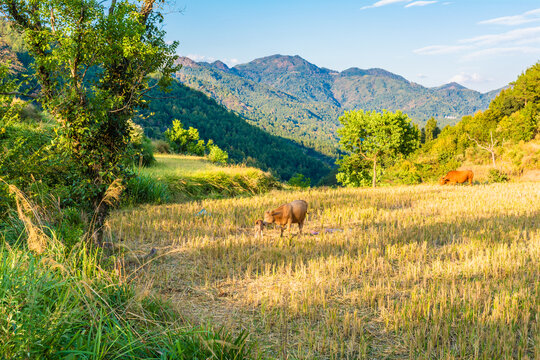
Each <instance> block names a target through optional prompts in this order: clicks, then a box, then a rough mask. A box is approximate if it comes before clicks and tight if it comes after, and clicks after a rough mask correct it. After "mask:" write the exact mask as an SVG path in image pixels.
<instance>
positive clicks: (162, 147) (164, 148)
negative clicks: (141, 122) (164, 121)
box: [152, 140, 171, 154]
mask: <svg viewBox="0 0 540 360" xmlns="http://www.w3.org/2000/svg"><path fill="white" fill-rule="evenodd" d="M152 145H154V149H156V152H158V153H160V154H170V153H171V146H170V145H169V143H168V142H166V141H164V140H156V141H154V142H153V144H152Z"/></svg>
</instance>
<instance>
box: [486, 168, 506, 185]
mask: <svg viewBox="0 0 540 360" xmlns="http://www.w3.org/2000/svg"><path fill="white" fill-rule="evenodd" d="M508 180H509V179H508V175H507V174H505V173H504V172H502V171H500V170H499V169H490V170H489V174H488V181H489V182H490V183H500V182H507V181H508Z"/></svg>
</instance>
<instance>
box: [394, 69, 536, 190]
mask: <svg viewBox="0 0 540 360" xmlns="http://www.w3.org/2000/svg"><path fill="white" fill-rule="evenodd" d="M432 130H434V129H432ZM427 135H428V134H427V133H426V136H427ZM429 137H430V138H431V140H429V141H426V143H425V144H423V145H422V146H421V147H420V148H419V149H418V150H417V151H416V152H415V153H414V154H412V155H411V157H410V158H409V159H407V160H403V161H401V162H399V163H398V165H397V166H396V167H394V168H393V169H391V171H389V173H388V178H389V179H392V180H391V181H392V182H395V181H396V179H398V178H401V179H402V180H404V182H408V183H410V182H420V181H429V180H435V179H436V178H437V177H440V176H441V175H443V174H444V173H445V172H446V171H449V170H453V169H456V168H459V167H464V168H474V169H475V170H478V171H476V172H475V177H476V179H477V180H486V179H487V176H488V172H491V174H492V175H491V177H492V178H494V177H495V178H496V177H498V176H499V175H497V174H500V173H502V174H503V178H506V177H507V176H508V175H509V176H514V177H517V176H521V175H522V174H523V173H524V172H526V171H528V170H535V169H536V170H537V169H539V168H540V62H539V63H537V64H536V65H533V66H531V67H530V68H529V69H527V70H526V71H525V72H524V73H523V74H521V75H520V76H519V77H518V78H517V80H516V81H515V82H513V83H512V84H511V86H510V87H509V88H507V89H505V90H503V91H501V92H500V94H499V95H497V96H496V97H495V98H494V99H493V100H492V101H491V103H490V104H489V107H488V108H487V109H486V110H485V111H479V112H477V113H476V114H474V115H472V116H464V117H463V118H462V119H461V120H460V121H459V122H458V123H457V124H455V125H454V126H446V127H445V128H443V129H442V131H441V133H440V134H437V133H434V134H433V133H432V134H429ZM482 172H484V173H485V174H482ZM482 177H483V179H481V178H482ZM492 180H497V179H492Z"/></svg>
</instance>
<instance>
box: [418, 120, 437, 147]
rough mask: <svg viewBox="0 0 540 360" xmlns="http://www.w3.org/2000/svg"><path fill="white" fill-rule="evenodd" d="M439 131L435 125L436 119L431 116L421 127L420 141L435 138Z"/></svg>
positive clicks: (425, 141) (429, 140) (423, 141)
mask: <svg viewBox="0 0 540 360" xmlns="http://www.w3.org/2000/svg"><path fill="white" fill-rule="evenodd" d="M440 133H441V129H439V127H438V126H437V120H435V119H434V118H433V117H431V118H429V120H428V121H427V122H426V126H424V128H423V129H422V140H421V142H422V143H427V142H431V141H433V140H435V139H436V138H437V136H439V134H440Z"/></svg>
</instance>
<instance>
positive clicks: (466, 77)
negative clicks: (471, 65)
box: [448, 72, 491, 84]
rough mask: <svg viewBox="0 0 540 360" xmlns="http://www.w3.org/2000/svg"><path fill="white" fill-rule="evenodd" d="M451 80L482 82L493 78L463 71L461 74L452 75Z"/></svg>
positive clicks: (467, 82) (460, 82) (469, 82)
mask: <svg viewBox="0 0 540 360" xmlns="http://www.w3.org/2000/svg"><path fill="white" fill-rule="evenodd" d="M448 81H449V82H457V83H459V84H481V83H485V82H488V81H491V79H486V78H484V77H483V76H482V75H480V74H478V73H472V74H468V73H465V72H462V73H460V74H457V75H454V76H452V78H450V80H448Z"/></svg>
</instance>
